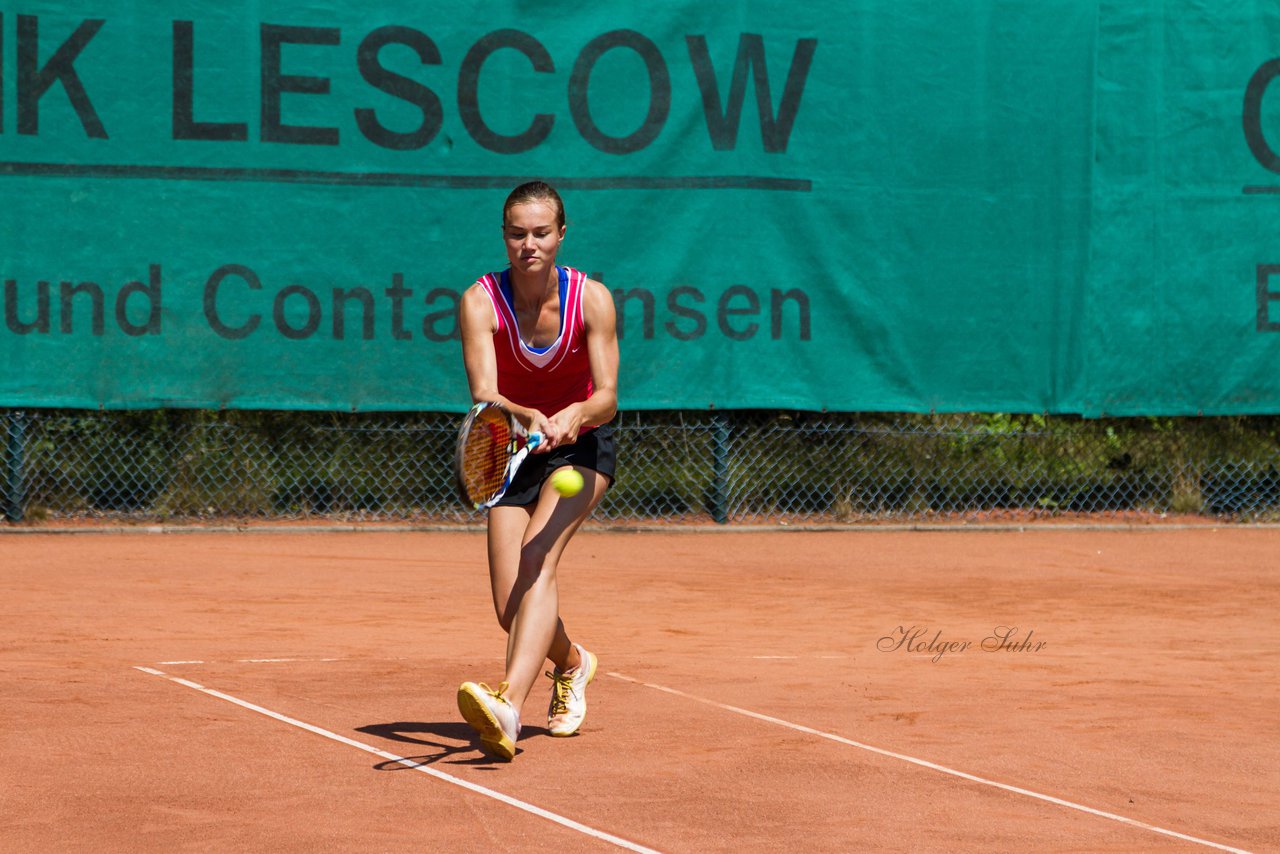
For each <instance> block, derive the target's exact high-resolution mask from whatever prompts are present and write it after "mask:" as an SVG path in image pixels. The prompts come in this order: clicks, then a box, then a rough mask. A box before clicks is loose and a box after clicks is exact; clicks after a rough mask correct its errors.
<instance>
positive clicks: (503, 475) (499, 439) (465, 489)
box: [454, 403, 542, 510]
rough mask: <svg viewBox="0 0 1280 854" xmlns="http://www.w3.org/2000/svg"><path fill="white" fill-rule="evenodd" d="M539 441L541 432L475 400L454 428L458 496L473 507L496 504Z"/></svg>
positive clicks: (512, 416)
mask: <svg viewBox="0 0 1280 854" xmlns="http://www.w3.org/2000/svg"><path fill="white" fill-rule="evenodd" d="M541 441H542V434H541V433H533V434H530V433H528V432H527V431H526V430H525V429H524V427H523V426H521V424H520V422H519V421H517V420H516V418H515V416H514V415H512V414H511V413H510V412H508V411H507V410H506V409H505V408H503V406H502V405H501V404H498V403H477V404H476V405H475V406H473V407H471V411H470V412H468V413H467V417H466V419H465V420H464V421H463V422H462V427H461V428H460V429H459V430H458V453H457V456H456V457H455V458H454V472H455V473H456V474H457V478H458V495H459V496H460V497H461V498H462V500H463V502H464V503H466V504H467V505H468V506H470V507H473V508H475V509H476V510H479V509H481V508H483V507H492V506H493V505H494V504H497V503H498V500H499V499H500V498H502V496H503V495H505V494H506V492H507V487H509V486H510V485H511V481H512V479H513V478H514V477H515V476H516V471H517V470H518V469H519V468H520V464H521V463H522V462H524V458H525V457H526V456H527V455H528V453H529V452H530V451H532V450H533V449H534V448H536V447H537V446H538V444H539V443H540V442H541Z"/></svg>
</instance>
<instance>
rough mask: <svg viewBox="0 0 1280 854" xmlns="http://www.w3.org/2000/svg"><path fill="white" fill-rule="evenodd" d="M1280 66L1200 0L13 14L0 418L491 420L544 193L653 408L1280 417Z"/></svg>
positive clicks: (0, 179)
mask: <svg viewBox="0 0 1280 854" xmlns="http://www.w3.org/2000/svg"><path fill="white" fill-rule="evenodd" d="M730 8H731V10H732V11H731V12H730V11H729V9H730ZM1277 57H1280V19H1277V17H1276V16H1275V15H1273V14H1268V13H1264V12H1263V11H1262V10H1261V9H1260V8H1259V7H1257V6H1256V4H1244V5H1242V6H1241V7H1240V8H1238V9H1234V10H1227V11H1223V10H1217V9H1215V10H1214V11H1213V12H1212V13H1210V12H1209V11H1207V10H1206V9H1205V8H1204V6H1203V4H1199V3H1194V2H1191V0H1165V2H1160V3H1156V2H1153V0H1148V2H1137V3H1121V2H1119V0H1108V2H1101V3H1099V2H1096V0H1095V2H1081V0H1043V2H1039V3H1036V4H1027V3H1025V2H1013V0H975V2H972V3H965V4H950V6H948V4H935V3H926V2H923V1H922V0H895V2H887V0H880V1H879V2H877V0H857V2H848V1H847V0H840V2H836V1H835V0H822V2H813V3H804V4H795V3H782V2H773V1H772V0H771V2H763V0H761V2H746V3H739V4H734V5H733V6H732V7H726V6H723V5H721V4H691V3H675V2H655V3H650V4H646V5H644V6H643V7H634V8H632V7H627V8H623V7H620V6H618V5H617V4H600V5H597V6H588V7H585V8H584V7H582V6H581V4H576V3H567V2H558V1H557V2H548V3H542V4H537V5H536V6H530V5H529V4H527V3H516V2H513V0H505V1H504V2H495V3H490V4H484V5H483V8H482V9H481V8H479V7H477V8H474V9H472V8H466V7H459V6H458V4H448V5H445V4H442V3H436V2H431V0H426V2H421V1H420V2H412V3H411V2H407V0H372V2H371V3H369V4H361V5H359V6H356V5H353V4H346V3H337V2H332V0H324V1H322V2H316V1H315V0H309V1H308V2H296V1H295V2H254V3H243V2H228V3H222V4H201V3H195V2H190V0H184V2H173V3H167V4H159V5H149V4H136V3H132V2H122V0H116V2H102V3H99V4H94V5H93V6H92V8H91V9H89V7H86V6H85V5H84V4H73V3H55V2H32V3H24V4H10V3H0V187H3V190H4V199H5V204H4V205H3V206H0V235H3V237H2V240H3V244H2V247H3V252H2V253H0V285H2V287H3V294H2V295H3V304H2V305H0V314H2V315H3V317H0V368H2V370H0V406H74V407H108V408H141V407H163V406H178V407H234V408H303V409H357V410H411V409H424V410H425V409H433V410H446V411H451V410H461V409H462V408H464V407H465V406H466V404H467V403H468V397H467V390H466V384H465V381H464V377H463V373H462V367H461V355H460V347H459V343H458V332H457V326H456V319H455V309H456V306H457V302H458V299H459V296H460V294H461V293H462V291H463V290H465V289H466V288H467V287H468V286H469V285H470V284H471V283H472V282H473V281H475V279H476V278H477V277H478V276H479V275H481V274H482V273H484V272H486V271H489V270H494V269H499V268H501V266H502V265H503V264H504V263H505V255H504V251H503V245H502V241H501V234H500V225H501V206H502V202H503V199H504V198H505V196H506V193H507V192H508V191H509V190H510V189H511V188H512V187H513V186H515V185H516V184H517V183H520V182H522V181H524V180H527V179H530V178H542V179H546V180H549V181H551V182H552V183H554V184H556V185H557V186H558V188H559V189H560V190H561V192H562V195H563V196H564V199H565V203H566V213H567V216H568V222H569V229H568V235H567V238H566V241H565V244H564V247H563V249H562V253H561V258H560V260H561V262H562V263H564V264H568V265H570V266H574V267H577V268H579V269H582V270H584V271H585V272H588V273H589V274H591V275H593V276H594V277H596V278H598V279H600V280H602V281H603V282H605V284H606V285H607V286H608V287H609V288H610V289H611V290H612V291H613V294H614V297H615V303H616V305H617V308H618V317H619V333H620V338H621V349H622V371H621V377H620V382H621V394H620V396H621V405H622V406H623V407H624V408H629V409H645V408H650V409H652V408H706V407H715V408H757V407H761V408H775V407H783V408H800V409H831V410H866V411H870V410H881V411H926V412H927V411H931V410H937V411H967V410H977V411H1036V412H1040V411H1047V412H1080V413H1084V414H1088V415H1099V414H1117V415H1119V414H1138V413H1145V414H1182V413H1190V412H1204V413H1215V414H1216V413H1251V412H1274V411H1280V372H1278V371H1276V370H1275V369H1274V366H1275V365H1277V364H1280V335H1277V334H1276V333H1277V332H1280V244H1278V243H1277V241H1276V238H1275V236H1274V229H1273V228H1271V227H1270V222H1271V221H1272V220H1273V217H1272V213H1273V211H1272V207H1273V205H1278V204H1280V155H1278V154H1277V152H1280V94H1277V93H1280V86H1274V87H1273V86H1271V85H1270V84H1271V82H1272V81H1273V80H1274V78H1275V77H1277V76H1280V71H1277V70H1276V69H1277V63H1278V62H1280V60H1278V59H1276V58H1277ZM1269 93H1270V94H1269Z"/></svg>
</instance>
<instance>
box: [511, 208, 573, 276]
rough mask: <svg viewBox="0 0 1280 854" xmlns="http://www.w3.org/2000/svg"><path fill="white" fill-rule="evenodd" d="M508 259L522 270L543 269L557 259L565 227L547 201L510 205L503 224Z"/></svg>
mask: <svg viewBox="0 0 1280 854" xmlns="http://www.w3.org/2000/svg"><path fill="white" fill-rule="evenodd" d="M502 238H503V240H505V241H506V244H507V260H508V261H510V262H511V268H512V269H513V270H516V271H518V272H521V273H542V272H546V271H547V270H549V269H551V268H552V267H554V266H555V263H556V253H557V252H558V251H559V250H560V241H561V240H564V228H563V227H561V226H560V225H558V224H557V223H556V209H555V207H554V206H553V205H550V204H548V203H546V202H540V201H533V202H526V203H524V204H519V205H512V206H511V207H510V208H508V209H507V220H506V222H505V223H504V224H503V226H502Z"/></svg>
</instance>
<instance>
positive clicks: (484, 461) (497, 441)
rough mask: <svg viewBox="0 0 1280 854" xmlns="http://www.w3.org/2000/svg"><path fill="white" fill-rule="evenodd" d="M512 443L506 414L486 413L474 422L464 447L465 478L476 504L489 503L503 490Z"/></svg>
mask: <svg viewBox="0 0 1280 854" xmlns="http://www.w3.org/2000/svg"><path fill="white" fill-rule="evenodd" d="M510 444H511V429H510V427H508V426H507V421H506V418H505V416H503V415H502V413H500V412H497V411H493V412H482V413H481V414H480V417H479V418H476V420H475V421H474V422H473V423H472V425H471V429H470V430H468V431H467V439H466V444H465V446H464V448H463V454H462V477H463V482H464V484H465V486H466V490H467V494H468V495H469V496H470V497H471V499H472V500H473V501H475V502H485V501H488V500H489V499H490V498H491V497H493V496H494V495H496V494H497V492H498V490H500V489H502V485H503V482H504V481H505V480H506V475H507V462H508V460H510V458H511V454H510Z"/></svg>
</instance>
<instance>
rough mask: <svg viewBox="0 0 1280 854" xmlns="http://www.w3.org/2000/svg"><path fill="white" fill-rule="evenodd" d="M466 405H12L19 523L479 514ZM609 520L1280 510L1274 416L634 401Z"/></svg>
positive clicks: (1240, 516) (6, 477)
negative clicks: (467, 501)
mask: <svg viewBox="0 0 1280 854" xmlns="http://www.w3.org/2000/svg"><path fill="white" fill-rule="evenodd" d="M459 420H460V418H459V416H456V415H450V414H441V413H414V414H388V413H382V414H341V413H299V412H207V411H193V410H159V411H144V412H83V411H48V410H41V411H31V410H28V411H19V410H0V440H3V441H2V444H3V451H2V453H3V458H2V462H3V465H0V476H2V477H3V485H2V487H3V495H2V496H0V499H2V501H3V515H4V518H6V519H7V520H9V521H10V522H27V523H35V524H39V523H46V522H55V521H57V520H85V519H102V518H115V519H120V520H131V521H170V522H184V521H185V522H200V521H215V520H218V521H253V520H300V519H321V520H329V521H343V522H354V521H401V522H403V521H409V522H433V523H466V522H474V521H477V520H478V518H479V516H478V514H476V513H474V512H472V511H470V510H468V509H466V508H464V507H463V506H462V505H461V504H460V502H459V501H458V500H457V498H456V497H455V495H454V487H453V473H452V464H453V446H454V436H455V430H456V428H457V424H458V423H459ZM617 424H618V430H617V442H618V454H619V478H618V482H617V483H616V485H615V486H614V487H613V489H611V490H610V492H609V494H608V495H607V496H606V498H605V500H604V502H603V504H602V505H601V506H600V508H599V509H598V510H597V512H596V519H597V520H598V521H603V522H614V523H619V524H624V523H631V522H647V523H653V522H664V521H670V522H716V523H722V524H761V523H788V524H790V523H793V522H794V523H821V522H829V523H850V522H866V521H912V522H919V521H929V520H955V519H983V520H989V519H1000V518H1012V519H1019V520H1021V519H1026V518H1055V517H1058V518H1062V517H1070V516H1073V515H1075V514H1104V515H1108V516H1111V517H1115V516H1122V515H1126V514H1135V513H1136V514H1156V515H1159V514H1196V515H1201V516H1212V517H1219V518H1223V519H1230V520H1240V521H1270V520H1277V519H1280V474H1278V473H1277V472H1278V470H1280V417H1270V416H1268V417H1233V418H1212V419H1210V418H1183V419H1169V418H1165V419H1157V418H1141V419H1116V420H1095V421H1086V420H1082V419H1078V418H1069V417H1065V416H1064V417H1049V416H1012V415H989V414H971V415H931V416H924V415H903V414H897V415H882V414H874V415H867V414H827V413H823V414H818V413H804V412H726V413H711V412H632V413H622V414H620V415H619V417H618V420H617Z"/></svg>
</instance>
